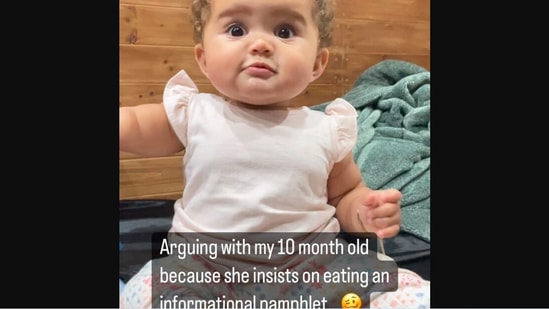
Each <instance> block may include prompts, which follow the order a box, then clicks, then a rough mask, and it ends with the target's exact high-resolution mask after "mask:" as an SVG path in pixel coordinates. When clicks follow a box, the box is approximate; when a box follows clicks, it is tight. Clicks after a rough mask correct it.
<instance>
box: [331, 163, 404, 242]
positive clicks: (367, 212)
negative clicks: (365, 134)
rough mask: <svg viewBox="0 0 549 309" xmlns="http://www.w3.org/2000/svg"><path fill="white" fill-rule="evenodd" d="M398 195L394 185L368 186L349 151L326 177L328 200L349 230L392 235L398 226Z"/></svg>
mask: <svg viewBox="0 0 549 309" xmlns="http://www.w3.org/2000/svg"><path fill="white" fill-rule="evenodd" d="M401 197H402V195H401V193H400V192H399V191H398V190H395V189H385V190H372V189H370V188H368V187H367V186H366V185H365V184H364V183H363V181H362V176H361V174H360V170H359V168H358V166H357V165H356V163H355V162H354V160H353V157H352V153H349V155H347V156H346V157H345V159H343V160H342V161H340V162H338V163H336V164H335V165H334V168H333V169H332V172H331V173H330V177H329V178H328V203H330V204H331V205H334V206H336V217H337V219H338V220H339V223H340V225H341V228H342V229H343V230H344V231H345V232H348V233H351V234H353V233H357V232H371V233H376V234H377V236H378V237H379V238H387V237H393V236H396V235H397V234H398V232H399V230H400V220H401V218H400V199H401ZM357 213H358V215H357ZM361 221H362V222H361Z"/></svg>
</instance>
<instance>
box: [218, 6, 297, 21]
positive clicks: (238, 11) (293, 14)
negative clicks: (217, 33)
mask: <svg viewBox="0 0 549 309" xmlns="http://www.w3.org/2000/svg"><path fill="white" fill-rule="evenodd" d="M252 14H253V12H252V9H251V8H250V7H249V6H247V5H243V4H237V5H235V6H232V7H230V8H228V9H226V10H224V11H222V12H220V13H219V14H218V16H217V18H219V19H221V18H226V17H233V18H234V17H235V16H250V15H252ZM269 15H270V16H273V17H283V18H284V19H288V20H291V21H293V22H297V23H301V24H303V25H305V24H306V23H307V20H306V19H305V16H303V15H302V14H301V13H299V12H298V11H295V10H292V9H290V8H287V7H276V5H275V6H273V8H272V9H271V10H270V12H269Z"/></svg>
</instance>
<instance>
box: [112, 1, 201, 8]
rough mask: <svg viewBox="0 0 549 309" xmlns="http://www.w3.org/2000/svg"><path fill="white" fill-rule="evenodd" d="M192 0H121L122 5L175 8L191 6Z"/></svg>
mask: <svg viewBox="0 0 549 309" xmlns="http://www.w3.org/2000/svg"><path fill="white" fill-rule="evenodd" d="M191 3H192V0H120V4H121V5H150V6H162V7H173V8H187V9H188V8H190V7H191Z"/></svg>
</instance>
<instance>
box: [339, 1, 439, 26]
mask: <svg viewBox="0 0 549 309" xmlns="http://www.w3.org/2000/svg"><path fill="white" fill-rule="evenodd" d="M338 18H342V19H370V20H399V21H430V20H431V1H430V0H391V1H387V0H368V1H364V0H337V7H336V19H338Z"/></svg>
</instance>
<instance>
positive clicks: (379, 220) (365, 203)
mask: <svg viewBox="0 0 549 309" xmlns="http://www.w3.org/2000/svg"><path fill="white" fill-rule="evenodd" d="M401 198H402V194H401V193H400V191H398V190H395V189H384V190H372V191H370V192H369V193H368V195H366V196H364V197H362V198H357V199H356V200H355V203H359V204H360V205H358V207H356V208H355V209H357V212H358V219H359V220H360V221H361V224H362V226H363V228H364V229H365V231H366V232H370V233H376V235H377V237H379V238H388V237H393V236H396V235H397V234H398V232H399V231H400V220H401V218H400V199H401Z"/></svg>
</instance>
